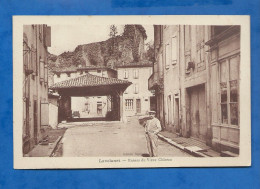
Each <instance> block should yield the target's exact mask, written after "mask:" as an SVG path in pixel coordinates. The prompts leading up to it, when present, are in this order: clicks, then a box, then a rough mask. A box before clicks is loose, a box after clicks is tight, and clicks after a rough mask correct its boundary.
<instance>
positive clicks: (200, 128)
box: [190, 85, 207, 142]
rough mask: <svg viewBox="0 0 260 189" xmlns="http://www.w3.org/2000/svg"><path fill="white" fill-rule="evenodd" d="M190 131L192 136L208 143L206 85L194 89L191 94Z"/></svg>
mask: <svg viewBox="0 0 260 189" xmlns="http://www.w3.org/2000/svg"><path fill="white" fill-rule="evenodd" d="M190 130H191V136H192V137H194V138H196V139H199V140H202V141H203V142H205V141H206V134H207V124H206V99H205V87H204V85H200V86H196V87H194V88H193V89H192V90H191V92H190Z"/></svg>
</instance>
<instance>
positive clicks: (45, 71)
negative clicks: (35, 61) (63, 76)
mask: <svg viewBox="0 0 260 189" xmlns="http://www.w3.org/2000/svg"><path fill="white" fill-rule="evenodd" d="M44 82H45V84H47V83H48V66H47V64H46V65H45V68H44Z"/></svg>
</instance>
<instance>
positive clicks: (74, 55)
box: [13, 15, 251, 169]
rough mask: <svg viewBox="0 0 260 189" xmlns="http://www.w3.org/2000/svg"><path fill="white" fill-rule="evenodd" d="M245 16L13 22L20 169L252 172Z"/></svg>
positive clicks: (28, 19)
mask: <svg viewBox="0 0 260 189" xmlns="http://www.w3.org/2000/svg"><path fill="white" fill-rule="evenodd" d="M250 85H251V83H250V17H249V16H213V15H205V16H194V15H189V16H188V15H187V16H178V15H176V16H13V133H14V144H13V149H14V168H15V169H73V168H76V169H77V168H80V169H82V168H88V169H90V168H145V167H147V168H148V167H220V166H232V167H234V166H250V165H251V99H250V96H251V89H250Z"/></svg>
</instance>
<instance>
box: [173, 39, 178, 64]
mask: <svg viewBox="0 0 260 189" xmlns="http://www.w3.org/2000/svg"><path fill="white" fill-rule="evenodd" d="M176 63H177V38H176V36H174V37H172V64H176Z"/></svg>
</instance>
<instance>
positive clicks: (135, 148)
mask: <svg viewBox="0 0 260 189" xmlns="http://www.w3.org/2000/svg"><path fill="white" fill-rule="evenodd" d="M62 126H65V127H67V128H68V129H67V131H66V133H65V135H64V137H63V139H62V143H63V144H62V146H63V149H62V156H65V157H84V156H85V157H95V156H103V157H104V156H107V157H108V156H111V157H123V156H132V157H134V156H135V157H140V156H142V155H143V154H147V153H148V151H147V147H146V139H145V135H144V128H143V127H142V126H140V125H139V123H138V121H137V117H132V118H130V120H129V121H128V123H121V122H102V123H81V124H76V123H75V125H73V123H69V126H68V125H66V124H65V125H62ZM158 155H159V156H163V157H177V156H179V157H183V156H190V155H189V154H187V153H185V152H183V151H181V150H179V149H177V148H175V147H173V146H171V145H170V144H168V143H166V142H164V141H161V140H159V148H158Z"/></svg>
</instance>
